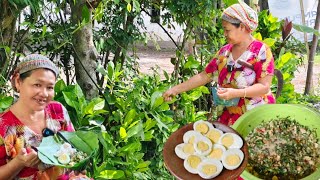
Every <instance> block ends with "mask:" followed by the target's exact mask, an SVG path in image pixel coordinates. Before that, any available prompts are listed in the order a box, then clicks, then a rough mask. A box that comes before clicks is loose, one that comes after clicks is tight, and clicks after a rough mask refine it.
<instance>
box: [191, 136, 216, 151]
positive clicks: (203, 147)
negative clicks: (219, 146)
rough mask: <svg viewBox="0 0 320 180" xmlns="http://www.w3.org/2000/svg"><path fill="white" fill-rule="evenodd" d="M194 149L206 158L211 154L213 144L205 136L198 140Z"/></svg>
mask: <svg viewBox="0 0 320 180" xmlns="http://www.w3.org/2000/svg"><path fill="white" fill-rule="evenodd" d="M193 146H194V149H195V150H196V152H197V153H198V154H199V155H202V156H205V155H208V154H209V153H210V152H211V149H212V142H211V141H210V139H209V138H207V137H205V136H200V137H199V138H197V139H196V140H195V142H194V144H193Z"/></svg>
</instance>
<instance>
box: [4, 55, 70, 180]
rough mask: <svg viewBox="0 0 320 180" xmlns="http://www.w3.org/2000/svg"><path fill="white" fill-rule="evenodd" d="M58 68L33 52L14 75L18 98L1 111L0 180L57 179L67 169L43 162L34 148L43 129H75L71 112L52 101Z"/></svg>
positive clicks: (38, 142)
mask: <svg viewBox="0 0 320 180" xmlns="http://www.w3.org/2000/svg"><path fill="white" fill-rule="evenodd" d="M58 74H59V69H58V68H57V67H56V66H55V65H54V63H53V62H52V61H50V60H49V59H48V58H47V57H45V56H42V55H39V54H32V55H28V56H26V57H25V58H24V59H23V61H22V62H20V63H19V64H18V66H17V68H16V69H15V71H14V73H13V75H12V79H11V82H12V87H13V89H14V90H15V91H16V92H18V93H19V99H18V100H17V101H16V102H15V103H14V104H13V105H12V106H11V107H10V108H9V109H8V110H6V111H5V112H3V113H2V114H0V123H1V126H0V179H6V180H7V179H24V180H26V179H30V180H31V179H32V180H34V179H58V177H59V176H60V175H62V174H63V173H64V171H65V170H64V169H62V168H58V167H51V166H49V165H45V164H43V163H42V162H41V161H40V160H39V158H38V155H37V152H36V150H35V148H33V147H38V146H39V144H40V143H41V140H42V137H43V130H44V129H46V128H49V129H51V130H52V131H53V132H57V131H74V127H73V125H72V123H71V121H70V118H69V115H68V112H67V110H66V108H65V107H63V105H62V104H60V103H58V102H55V101H52V99H53V96H54V85H55V83H56V79H57V77H58Z"/></svg>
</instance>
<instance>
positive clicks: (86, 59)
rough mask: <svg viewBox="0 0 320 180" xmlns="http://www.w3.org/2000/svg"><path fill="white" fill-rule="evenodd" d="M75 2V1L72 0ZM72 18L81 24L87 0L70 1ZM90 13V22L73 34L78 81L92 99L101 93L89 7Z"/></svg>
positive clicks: (76, 23)
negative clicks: (97, 85)
mask: <svg viewBox="0 0 320 180" xmlns="http://www.w3.org/2000/svg"><path fill="white" fill-rule="evenodd" d="M72 2H73V1H72ZM70 6H71V19H72V23H73V24H74V25H75V26H78V24H80V23H81V22H82V21H83V19H84V17H82V11H83V8H85V6H86V0H78V1H77V2H76V3H75V4H73V3H70ZM88 10H89V13H90V19H89V22H88V23H86V24H84V25H82V27H81V28H79V29H78V30H77V31H76V32H75V33H74V34H73V35H72V36H73V37H72V42H73V45H74V51H75V52H74V53H75V55H74V59H75V60H74V64H75V73H76V78H77V83H78V84H79V86H80V87H81V88H82V90H83V92H84V94H85V96H86V98H87V99H92V98H94V97H97V96H98V95H99V91H98V87H96V84H97V76H96V68H97V58H98V52H97V50H96V48H95V46H94V43H93V33H92V23H91V20H92V19H91V18H92V17H91V14H92V9H91V8H90V7H89V8H88Z"/></svg>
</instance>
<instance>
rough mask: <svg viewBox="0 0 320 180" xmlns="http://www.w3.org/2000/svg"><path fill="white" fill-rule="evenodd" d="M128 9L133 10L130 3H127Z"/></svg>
mask: <svg viewBox="0 0 320 180" xmlns="http://www.w3.org/2000/svg"><path fill="white" fill-rule="evenodd" d="M127 10H128V12H131V10H132V6H131V4H130V3H128V4H127Z"/></svg>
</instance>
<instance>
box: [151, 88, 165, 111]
mask: <svg viewBox="0 0 320 180" xmlns="http://www.w3.org/2000/svg"><path fill="white" fill-rule="evenodd" d="M163 101H164V100H163V97H162V92H160V91H156V92H154V93H153V94H152V95H151V108H152V109H155V108H157V107H158V106H160V105H161V104H162V103H163Z"/></svg>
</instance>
